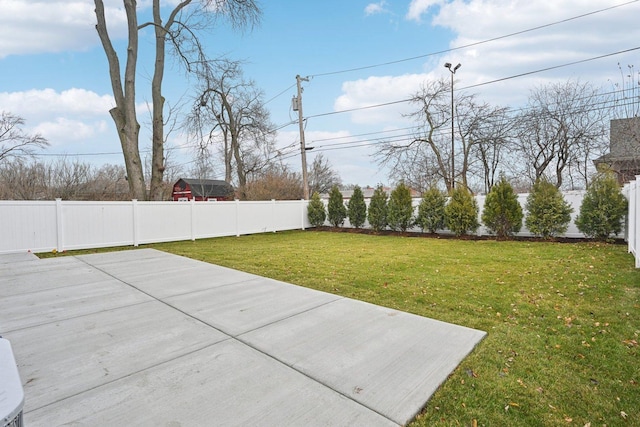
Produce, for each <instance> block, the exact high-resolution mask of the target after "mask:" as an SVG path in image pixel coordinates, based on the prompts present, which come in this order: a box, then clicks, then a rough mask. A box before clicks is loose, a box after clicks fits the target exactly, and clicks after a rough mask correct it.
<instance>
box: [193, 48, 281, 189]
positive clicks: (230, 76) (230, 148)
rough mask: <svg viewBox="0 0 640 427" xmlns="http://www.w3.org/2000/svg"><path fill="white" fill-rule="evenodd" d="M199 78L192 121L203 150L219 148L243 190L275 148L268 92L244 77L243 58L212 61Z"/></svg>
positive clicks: (228, 176)
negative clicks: (265, 105) (265, 102)
mask: <svg viewBox="0 0 640 427" xmlns="http://www.w3.org/2000/svg"><path fill="white" fill-rule="evenodd" d="M199 78H200V87H199V89H198V94H197V96H196V97H195V100H194V101H195V102H194V105H193V108H192V111H191V113H190V115H189V117H188V118H187V126H188V127H189V128H190V129H191V130H192V133H193V134H194V135H195V137H196V139H197V142H198V143H199V144H200V148H201V150H205V149H207V147H210V146H213V147H216V148H217V149H218V150H219V151H220V153H221V155H222V158H223V160H224V165H225V181H227V182H229V183H231V182H233V181H234V180H235V181H236V183H237V186H238V189H239V191H240V192H242V191H243V188H244V187H245V186H246V185H247V182H248V181H249V179H250V177H251V176H252V175H258V176H259V175H260V173H261V171H262V170H263V169H265V168H266V167H267V166H268V164H269V162H270V158H271V157H270V154H271V152H272V151H273V146H274V136H273V132H272V130H271V129H272V128H273V126H272V124H271V121H270V118H269V112H268V110H267V109H266V108H265V107H264V104H263V97H264V95H263V92H262V91H261V90H259V89H257V88H256V85H255V82H253V81H251V80H245V78H244V76H243V73H242V68H241V66H240V63H239V62H238V61H230V60H219V61H215V62H212V63H211V64H210V67H209V68H207V69H204V70H203V71H202V72H201V73H199ZM234 172H235V179H234V177H233V176H232V175H233V173H234Z"/></svg>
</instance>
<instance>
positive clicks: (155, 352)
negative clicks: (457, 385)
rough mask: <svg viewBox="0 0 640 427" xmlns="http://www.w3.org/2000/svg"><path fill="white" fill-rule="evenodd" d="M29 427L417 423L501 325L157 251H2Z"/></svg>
mask: <svg viewBox="0 0 640 427" xmlns="http://www.w3.org/2000/svg"><path fill="white" fill-rule="evenodd" d="M0 335H2V336H3V337H4V338H7V339H9V340H10V341H11V345H12V347H13V351H14V354H15V358H16V361H17V364H18V369H19V372H20V376H21V380H22V384H23V387H24V391H25V406H24V421H25V424H26V425H28V426H57V425H66V424H74V425H90V426H97V425H131V424H134V425H143V426H145V425H146V426H159V425H164V426H178V425H184V426H200V425H216V426H236V425H238V426H240V425H242V426H246V425H260V426H299V425H304V426H315V425H325V426H354V425H362V426H394V425H405V424H406V423H408V422H410V421H411V420H412V419H413V418H414V417H415V415H416V414H417V413H418V412H419V411H420V410H421V409H422V407H423V406H424V405H425V404H426V403H427V401H428V400H429V398H430V397H431V395H432V394H433V393H434V392H435V390H436V389H437V388H438V386H439V385H440V384H441V383H442V382H443V381H444V380H445V379H446V378H447V376H448V375H449V374H450V373H451V372H452V371H453V370H454V369H455V368H456V366H458V364H459V363H460V362H461V361H462V360H463V359H464V358H465V357H466V356H467V355H468V354H469V353H470V352H471V351H472V350H473V348H474V347H475V346H476V345H477V344H478V342H479V341H480V340H482V338H483V337H484V335H485V333H484V332H482V331H477V330H474V329H469V328H466V327H462V326H457V325H452V324H448V323H443V322H440V321H436V320H432V319H428V318H424V317H420V316H416V315H412V314H408V313H403V312H400V311H396V310H392V309H389V308H384V307H380V306H375V305H371V304H367V303H364V302H360V301H356V300H352V299H348V298H343V297H340V296H337V295H332V294H328V293H323V292H318V291H314V290H311V289H307V288H303V287H299V286H295V285H292V284H288V283H283V282H278V281H276V280H272V279H267V278H264V277H259V276H255V275H252V274H248V273H243V272H240V271H236V270H231V269H228V268H224V267H220V266H216V265H213V264H208V263H204V262H200V261H195V260H192V259H189V258H184V257H179V256H176V255H172V254H168V253H164V252H160V251H156V250H152V249H138V250H130V251H121V252H110V253H103V254H95V255H83V256H75V257H71V256H70V257H61V258H51V259H43V260H40V259H37V258H36V257H35V256H34V255H31V254H13V255H0Z"/></svg>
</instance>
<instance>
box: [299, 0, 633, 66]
mask: <svg viewBox="0 0 640 427" xmlns="http://www.w3.org/2000/svg"><path fill="white" fill-rule="evenodd" d="M638 1H640V0H632V1H628V2H626V3H621V4H618V5H615V6H610V7H606V8H604V9H599V10H595V11H593V12H588V13H584V14H582V15H577V16H573V17H571V18H566V19H562V20H560V21H555V22H551V23H549V24H544V25H539V26H537V27H533V28H529V29H526V30H522V31H516V32H515V33H509V34H505V35H502V36H498V37H494V38H491V39H487V40H482V41H479V42H474V43H470V44H466V45H463V46H458V47H453V48H450V49H445V50H440V51H437V52H431V53H426V54H424V55H418V56H412V57H410V58H404V59H398V60H395V61H388V62H383V63H379V64H373V65H365V66H362V67H355V68H348V69H345V70H339V71H330V72H326V73H318V74H312V75H311V76H310V77H322V76H329V75H334V74H343V73H349V72H353V71H360V70H367V69H370V68H378V67H383V66H386V65H393V64H399V63H401V62H407V61H413V60H416V59H421V58H428V57H430V56H436V55H442V54H443V53H448V52H454V51H457V50H462V49H467V48H470V47H474V46H478V45H481V44H485V43H490V42H494V41H497V40H502V39H506V38H509V37H513V36H518V35H521V34H525V33H528V32H532V31H536V30H540V29H543V28H548V27H552V26H554V25H558V24H564V23H566V22H570V21H574V20H576V19H581V18H584V17H587V16H591V15H596V14H598V13H602V12H606V11H609V10H612V9H616V8H619V7H623V6H627V5H630V4H632V3H637V2H638Z"/></svg>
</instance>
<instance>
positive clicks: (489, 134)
mask: <svg viewBox="0 0 640 427" xmlns="http://www.w3.org/2000/svg"><path fill="white" fill-rule="evenodd" d="M477 114H478V116H480V117H482V121H481V122H480V123H478V126H476V127H475V128H474V129H473V131H472V132H471V138H473V139H474V144H473V147H471V153H470V157H471V158H473V159H475V160H476V161H477V163H478V165H479V166H478V167H477V168H476V171H474V172H475V173H476V174H478V175H480V176H481V177H482V181H483V184H484V192H485V193H488V192H489V191H490V190H491V187H493V184H494V183H495V182H496V179H497V178H498V175H499V172H500V169H501V167H502V168H504V166H505V165H504V164H503V161H504V159H505V156H507V155H508V154H509V152H510V150H511V149H512V145H513V120H512V118H511V116H510V115H509V109H508V108H504V107H492V106H489V105H488V104H483V105H481V106H480V107H479V111H477Z"/></svg>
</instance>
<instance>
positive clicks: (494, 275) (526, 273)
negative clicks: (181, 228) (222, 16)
mask: <svg viewBox="0 0 640 427" xmlns="http://www.w3.org/2000/svg"><path fill="white" fill-rule="evenodd" d="M149 246H150V247H154V248H157V249H161V250H165V251H169V252H172V253H175V254H179V255H185V256H188V257H191V258H195V259H199V260H203V261H207V262H212V263H216V264H219V265H223V266H227V267H231V268H235V269H239V270H243V271H247V272H251V273H255V274H260V275H263V276H267V277H272V278H275V279H278V280H283V281H287V282H291V283H296V284H298V285H302V286H306V287H309V288H314V289H319V290H322V291H326V292H331V293H335V294H339V295H343V296H346V297H350V298H356V299H360V300H363V301H368V302H371V303H374V304H379V305H383V306H387V307H392V308H395V309H399V310H403V311H408V312H411V313H415V314H419V315H422V316H427V317H431V318H435V319H439V320H443V321H446V322H452V323H456V324H460V325H464V326H468V327H471V328H476V329H481V330H484V331H487V332H488V336H487V337H486V338H485V339H484V340H483V341H482V342H481V343H480V345H479V346H478V347H477V348H476V349H475V350H474V351H473V352H472V353H471V355H470V356H469V357H467V358H466V359H465V360H464V361H463V362H462V364H461V365H460V366H459V367H458V369H457V370H456V371H455V372H454V373H453V374H452V375H451V376H450V377H449V379H448V380H447V381H446V382H445V383H444V384H443V385H442V387H440V389H439V390H438V391H437V392H436V393H435V395H434V396H433V397H432V399H431V400H430V401H429V403H428V404H427V406H426V407H425V409H424V410H423V412H422V413H421V414H420V415H419V416H418V417H417V418H416V420H415V421H414V422H413V423H412V424H411V425H412V426H413V427H417V426H471V425H474V423H477V425H479V426H483V425H486V426H512V425H515V426H535V425H545V426H567V425H576V426H584V425H587V424H588V423H590V425H591V426H601V425H607V426H616V425H625V426H626V425H629V426H631V425H640V413H639V411H640V409H639V408H640V385H639V382H640V359H639V354H638V353H639V347H638V342H639V341H640V338H639V335H640V271H639V270H636V269H634V266H633V258H632V256H631V255H629V254H628V253H627V251H626V246H624V245H611V244H602V243H599V244H598V243H573V244H561V243H540V242H509V241H507V242H496V241H490V240H482V241H465V240H449V239H447V240H438V239H423V238H403V237H394V236H371V235H360V234H351V233H326V232H313V231H307V232H304V231H294V232H284V233H277V234H260V235H251V236H242V237H239V238H238V237H230V238H217V239H209V240H200V241H196V242H191V241H188V242H176V243H164V244H154V245H149Z"/></svg>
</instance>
